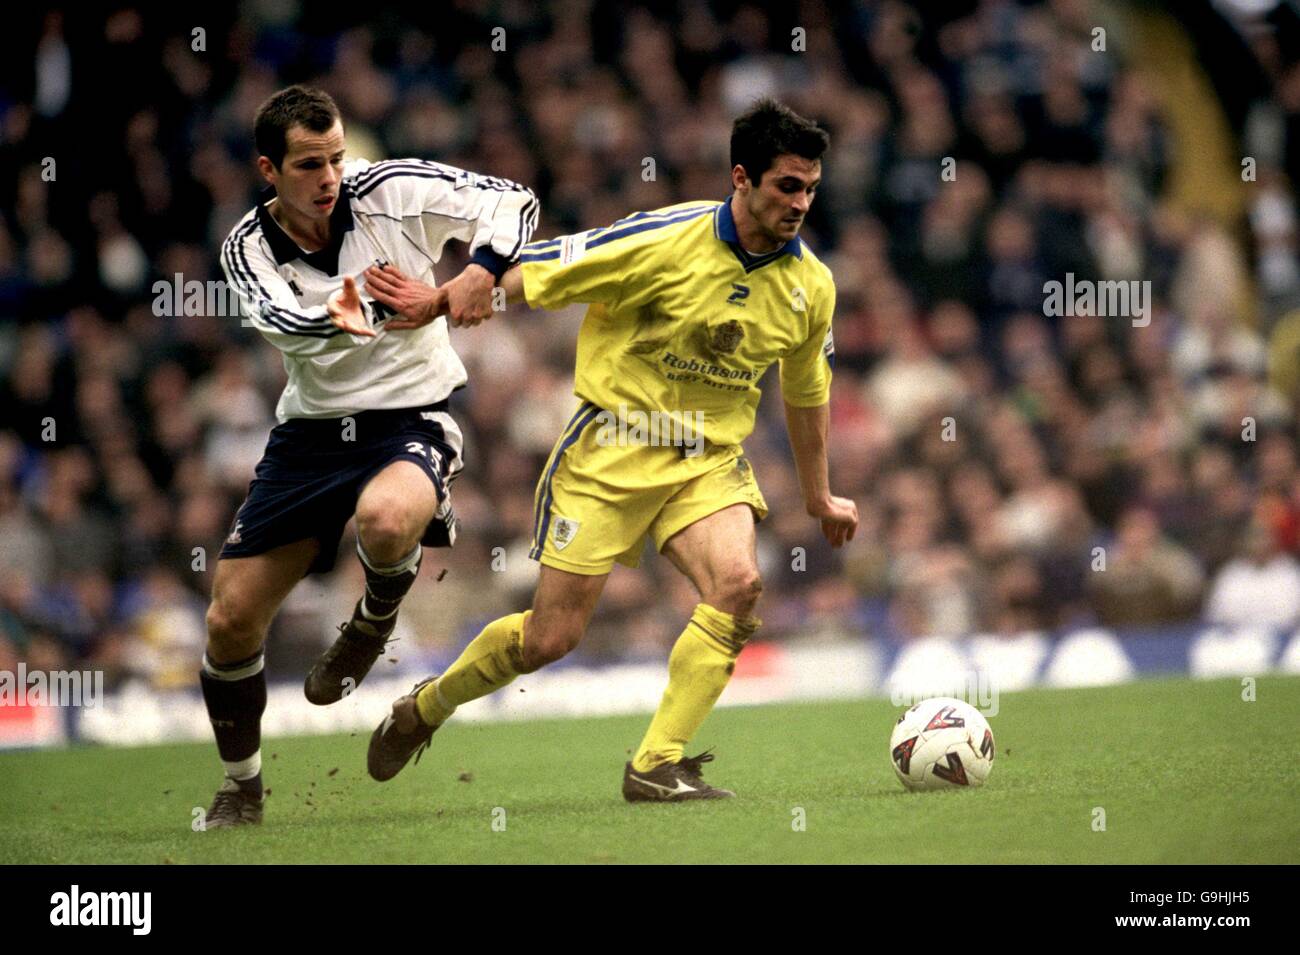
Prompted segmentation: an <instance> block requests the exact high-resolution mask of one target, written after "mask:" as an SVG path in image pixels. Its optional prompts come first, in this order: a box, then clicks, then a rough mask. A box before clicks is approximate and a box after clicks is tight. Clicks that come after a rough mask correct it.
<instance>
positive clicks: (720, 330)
mask: <svg viewBox="0 0 1300 955" xmlns="http://www.w3.org/2000/svg"><path fill="white" fill-rule="evenodd" d="M744 337H745V330H744V329H743V328H742V327H741V326H740V322H738V321H736V320H735V319H734V318H733V319H731V320H730V321H726V322H723V323H722V324H721V325H715V326H713V327H712V328H710V329H709V348H711V349H712V350H713V352H714V353H715V354H718V355H730V354H731V353H732V352H734V351H735V350H736V349H737V348H739V347H740V342H741V339H743V338H744Z"/></svg>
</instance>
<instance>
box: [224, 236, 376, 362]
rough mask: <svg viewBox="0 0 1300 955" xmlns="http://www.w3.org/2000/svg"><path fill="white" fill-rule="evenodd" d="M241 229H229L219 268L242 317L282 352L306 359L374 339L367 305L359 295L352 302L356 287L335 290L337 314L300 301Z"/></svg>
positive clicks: (323, 307)
mask: <svg viewBox="0 0 1300 955" xmlns="http://www.w3.org/2000/svg"><path fill="white" fill-rule="evenodd" d="M239 233H240V230H239V229H236V231H235V232H232V233H231V234H230V237H229V238H227V239H226V241H225V243H224V245H223V246H222V248H221V267H222V269H223V270H224V271H225V273H226V280H227V281H228V282H229V283H230V287H231V288H232V289H234V290H235V294H236V295H237V296H238V297H239V304H240V306H241V310H242V311H243V313H244V315H245V316H246V317H247V318H248V320H249V322H251V323H252V325H253V327H254V328H256V329H257V330H258V331H259V332H260V333H261V334H262V336H263V337H264V338H266V339H267V340H268V341H269V342H270V343H271V344H272V345H274V346H275V347H276V348H278V349H280V351H282V352H284V353H285V354H286V355H292V356H294V357H295V358H310V357H312V356H313V355H320V354H323V353H325V352H333V351H339V350H342V349H345V348H357V347H359V346H363V345H365V344H366V343H368V342H372V341H374V340H375V338H376V337H377V336H376V334H375V332H374V331H373V330H372V329H371V327H370V325H371V322H370V321H369V320H368V318H367V314H366V312H365V311H364V310H365V309H366V308H368V307H369V306H368V305H367V304H366V303H364V302H362V301H361V300H360V298H359V296H358V297H357V298H356V300H355V302H354V301H353V298H352V296H353V295H355V292H356V289H355V285H354V286H353V289H352V293H351V294H349V293H348V291H347V289H346V288H343V289H341V290H340V291H339V292H336V293H335V297H334V301H333V302H332V305H333V311H334V312H335V313H336V314H335V315H331V306H329V305H316V306H311V307H304V306H302V305H299V304H298V297H297V296H296V295H295V294H294V292H293V289H292V288H290V286H289V283H288V282H287V281H285V279H284V278H283V277H281V275H280V273H279V271H278V270H277V269H276V267H275V263H274V261H272V260H271V259H270V258H269V257H268V256H267V254H266V253H265V252H263V251H262V249H261V248H260V246H259V243H258V242H257V241H256V239H254V238H253V237H252V236H250V235H248V234H245V235H242V236H241V235H240V234H239ZM354 308H355V311H354V310H353V309H354ZM336 321H338V322H339V324H336ZM340 326H343V327H340ZM345 327H346V328H347V329H348V330H345ZM352 332H355V334H353V333H352Z"/></svg>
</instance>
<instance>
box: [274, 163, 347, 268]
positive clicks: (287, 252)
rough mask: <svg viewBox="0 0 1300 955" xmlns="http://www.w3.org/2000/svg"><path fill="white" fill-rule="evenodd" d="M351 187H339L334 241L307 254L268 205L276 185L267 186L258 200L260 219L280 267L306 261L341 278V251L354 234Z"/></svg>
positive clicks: (332, 222) (333, 215) (333, 218)
mask: <svg viewBox="0 0 1300 955" xmlns="http://www.w3.org/2000/svg"><path fill="white" fill-rule="evenodd" d="M348 192H349V187H348V186H346V185H344V184H342V183H340V184H339V198H338V201H337V202H335V203H334V211H333V212H331V213H330V240H329V243H328V244H327V245H326V246H325V248H323V249H320V250H318V251H316V252H304V251H303V250H302V249H300V248H298V243H297V242H294V241H293V239H291V238H289V236H288V235H287V234H286V233H285V231H284V230H283V229H282V228H280V223H278V222H276V221H275V216H273V215H271V210H270V209H268V208H267V207H266V204H267V203H268V202H270V201H271V200H272V199H273V198H274V197H275V186H267V187H266V188H265V189H263V190H262V192H261V195H259V196H258V197H257V220H258V222H260V223H261V225H262V234H263V235H264V236H266V241H267V244H268V245H270V247H271V254H272V255H274V256H275V261H276V263H277V264H279V265H284V264H285V263H286V262H292V261H293V260H294V259H302V260H303V261H304V262H306V263H307V264H308V265H312V266H315V267H316V268H318V269H320V270H321V271H322V272H324V273H325V274H326V275H337V274H338V271H339V250H340V249H341V248H343V238H344V236H346V235H347V234H348V233H349V232H350V231H352V226H353V219H352V203H351V202H350V201H349V196H348Z"/></svg>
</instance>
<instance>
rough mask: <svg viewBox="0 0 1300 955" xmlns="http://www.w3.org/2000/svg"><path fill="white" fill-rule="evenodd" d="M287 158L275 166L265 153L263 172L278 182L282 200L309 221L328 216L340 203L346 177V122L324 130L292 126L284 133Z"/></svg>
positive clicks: (275, 182) (273, 183)
mask: <svg viewBox="0 0 1300 955" xmlns="http://www.w3.org/2000/svg"><path fill="white" fill-rule="evenodd" d="M285 144H286V146H287V149H286V150H285V154H284V162H282V163H281V164H280V168H279V169H276V168H275V167H274V166H273V165H271V161H270V160H269V159H267V158H266V157H265V156H263V157H262V160H261V162H262V164H263V165H262V172H263V174H264V175H265V176H266V180H267V182H269V183H271V185H273V186H275V192H276V195H277V196H278V197H279V200H280V202H283V203H284V204H285V205H286V206H288V207H289V208H290V209H292V210H293V212H294V213H295V214H296V215H298V216H301V217H303V218H304V219H307V220H310V221H320V220H325V219H328V218H329V216H330V213H331V212H333V211H334V206H335V205H336V204H337V203H338V198H339V184H340V183H341V182H342V181H343V151H344V146H345V143H344V138H343V124H342V123H341V122H335V124H334V126H333V127H332V128H330V129H329V130H328V131H326V132H323V133H315V132H312V131H311V130H309V129H307V127H305V126H292V127H290V129H289V132H288V133H287V134H286V136H285Z"/></svg>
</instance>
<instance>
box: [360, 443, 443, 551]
mask: <svg viewBox="0 0 1300 955" xmlns="http://www.w3.org/2000/svg"><path fill="white" fill-rule="evenodd" d="M437 510H438V491H437V488H435V487H434V484H433V481H432V479H431V478H430V477H429V475H428V474H427V473H425V470H424V468H422V467H421V466H420V465H418V464H416V463H415V462H414V461H406V460H398V461H393V462H391V463H390V464H388V465H386V466H385V467H384V468H383V469H382V470H381V471H380V472H379V473H378V474H376V475H375V476H374V477H372V478H371V479H370V480H369V481H368V482H367V483H366V486H365V487H364V488H362V490H361V494H360V496H359V497H358V498H357V525H358V527H359V528H360V530H361V533H362V534H363V535H364V534H365V533H366V531H367V530H371V531H373V532H375V533H379V534H384V535H391V536H400V537H408V538H409V537H416V538H418V537H419V536H420V535H421V534H423V533H424V529H425V528H426V527H427V526H428V524H429V522H430V521H431V520H433V515H434V513H435V512H436V511H437Z"/></svg>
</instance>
